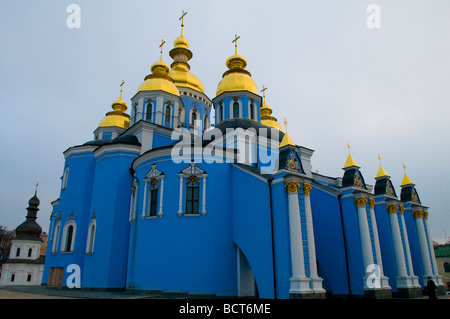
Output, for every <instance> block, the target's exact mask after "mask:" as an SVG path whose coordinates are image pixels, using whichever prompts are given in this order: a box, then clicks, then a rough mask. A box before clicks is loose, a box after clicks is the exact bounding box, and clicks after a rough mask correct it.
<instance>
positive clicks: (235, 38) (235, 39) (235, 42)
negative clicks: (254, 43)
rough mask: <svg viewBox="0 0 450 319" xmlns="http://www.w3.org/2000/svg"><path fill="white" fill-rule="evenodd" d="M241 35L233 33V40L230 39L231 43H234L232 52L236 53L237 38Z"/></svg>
mask: <svg viewBox="0 0 450 319" xmlns="http://www.w3.org/2000/svg"><path fill="white" fill-rule="evenodd" d="M240 37H241V36H238V35H237V34H235V35H234V40H233V41H231V43H234V54H236V55H237V40H238V39H239V38H240Z"/></svg>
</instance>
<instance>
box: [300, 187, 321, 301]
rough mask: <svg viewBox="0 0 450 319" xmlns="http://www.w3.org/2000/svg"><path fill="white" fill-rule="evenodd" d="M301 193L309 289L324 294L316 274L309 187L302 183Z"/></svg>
mask: <svg viewBox="0 0 450 319" xmlns="http://www.w3.org/2000/svg"><path fill="white" fill-rule="evenodd" d="M303 193H304V200H305V213H306V227H307V236H308V253H309V271H310V279H311V289H312V290H313V291H314V292H320V293H325V289H323V287H322V281H323V279H322V278H320V277H319V276H318V274H317V264H316V245H315V241H314V228H313V220H312V211H311V199H310V194H311V185H309V184H305V183H304V184H303Z"/></svg>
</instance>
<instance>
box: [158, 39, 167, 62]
mask: <svg viewBox="0 0 450 319" xmlns="http://www.w3.org/2000/svg"><path fill="white" fill-rule="evenodd" d="M164 43H166V41H164V40H161V45H160V46H159V47H160V48H161V58H160V60H161V61H162V54H163V46H164Z"/></svg>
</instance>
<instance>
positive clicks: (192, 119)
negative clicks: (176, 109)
mask: <svg viewBox="0 0 450 319" xmlns="http://www.w3.org/2000/svg"><path fill="white" fill-rule="evenodd" d="M195 121H197V110H195V109H194V110H193V111H192V115H191V125H195Z"/></svg>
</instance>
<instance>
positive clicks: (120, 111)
mask: <svg viewBox="0 0 450 319" xmlns="http://www.w3.org/2000/svg"><path fill="white" fill-rule="evenodd" d="M124 83H125V82H123V81H122V84H121V85H120V87H121V88H120V96H119V98H118V99H117V100H116V101H114V102H113V103H112V105H111V107H112V108H113V110H114V111H111V112H108V113H106V116H105V117H104V118H103V120H101V122H100V124H99V125H98V127H107V126H117V127H122V128H125V129H127V128H129V127H130V116H129V115H128V114H125V113H124V112H125V111H126V110H127V109H128V106H127V103H125V101H124V100H122V87H123V84H124Z"/></svg>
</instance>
